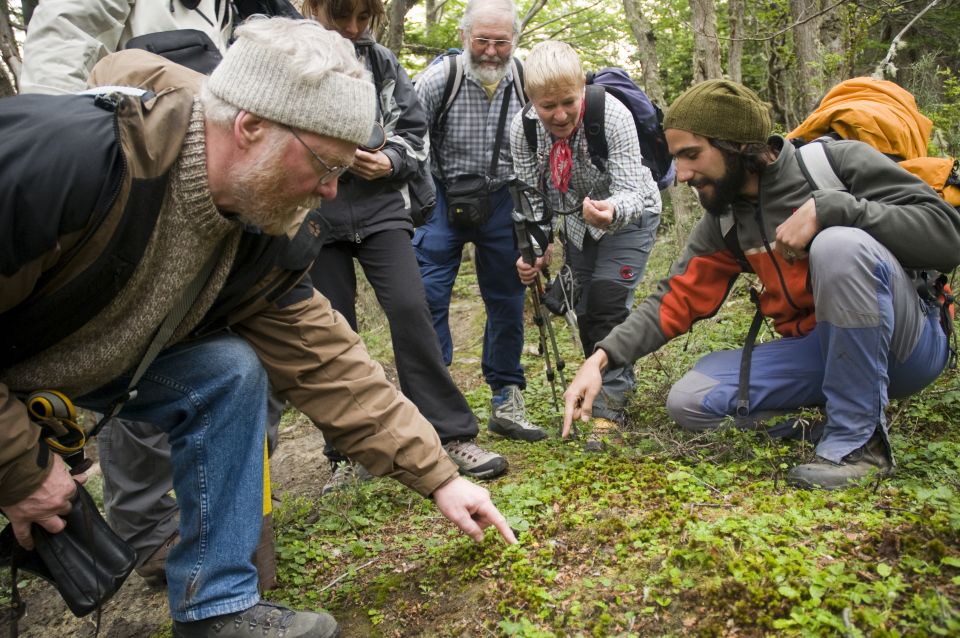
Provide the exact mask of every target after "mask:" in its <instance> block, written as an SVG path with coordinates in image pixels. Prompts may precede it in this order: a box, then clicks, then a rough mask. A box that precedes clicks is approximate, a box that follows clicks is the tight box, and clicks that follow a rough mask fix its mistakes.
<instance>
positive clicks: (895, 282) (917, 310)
mask: <svg viewBox="0 0 960 638" xmlns="http://www.w3.org/2000/svg"><path fill="white" fill-rule="evenodd" d="M810 275H811V279H812V283H813V299H814V304H815V307H816V311H817V325H816V327H815V328H814V329H813V331H812V332H810V333H809V334H807V335H804V336H801V337H791V338H784V339H777V340H775V341H771V342H768V343H764V344H760V345H758V346H757V347H756V349H755V350H754V352H753V357H752V360H751V364H752V366H751V371H750V414H749V415H748V416H747V417H746V418H738V419H737V421H736V425H737V426H739V427H745V428H752V427H756V426H757V425H758V424H759V422H761V421H763V420H764V419H768V418H771V417H776V416H777V415H783V414H785V413H787V412H792V411H795V410H797V409H799V408H802V407H812V406H825V407H826V414H827V422H826V425H825V427H824V433H823V437H822V438H821V439H820V442H819V443H818V444H817V450H816V453H817V454H818V455H819V456H821V457H823V458H825V459H828V460H830V461H833V462H835V463H839V462H840V461H841V459H843V457H844V456H846V455H847V454H849V453H850V452H852V451H854V450H856V449H858V448H860V447H861V446H863V445H864V444H866V443H867V441H869V440H870V437H871V436H872V435H873V433H874V432H875V431H876V430H877V428H878V427H879V428H880V429H881V431H882V432H884V433H885V432H886V419H885V417H884V408H885V407H886V405H887V403H888V401H889V399H890V398H891V397H892V398H900V397H905V396H909V395H911V394H914V393H916V392H919V391H920V390H922V389H923V388H924V387H926V386H927V385H928V384H930V383H932V382H933V381H934V380H935V379H936V378H937V376H938V375H939V374H940V372H941V371H942V370H943V367H944V365H946V361H947V354H948V348H947V338H946V335H945V334H944V332H943V330H942V329H941V327H940V324H939V320H938V317H939V314H938V309H937V307H936V306H934V305H932V304H928V303H927V302H924V301H923V300H921V299H920V297H919V296H918V295H917V292H916V289H915V288H914V285H913V282H912V281H911V279H910V278H909V277H908V276H907V273H906V272H905V271H904V269H903V268H902V267H901V266H900V263H899V262H898V261H897V259H896V257H894V256H893V254H892V253H891V252H890V251H889V250H888V249H887V248H886V247H884V246H883V245H882V244H880V243H879V242H878V241H877V240H875V239H874V238H873V237H871V236H870V235H868V234H867V233H865V232H864V231H862V230H859V229H857V228H847V227H834V228H828V229H826V230H824V231H822V232H821V233H820V234H818V235H817V237H816V239H814V241H813V245H812V247H811V249H810ZM741 353H742V351H741V350H724V351H719V352H712V353H710V354H708V355H706V356H705V357H703V358H702V359H700V361H698V362H697V364H696V366H695V367H694V369H693V370H691V371H690V372H688V373H687V374H686V375H685V376H684V377H683V378H682V379H680V381H678V382H677V383H676V384H675V385H674V386H673V388H672V389H671V390H670V395H669V396H668V397H667V411H668V412H669V413H670V416H672V417H673V418H674V420H676V421H677V423H679V424H680V425H681V426H682V427H684V428H685V429H689V430H704V429H708V428H714V427H717V426H719V425H720V424H721V423H723V422H724V421H725V420H726V419H727V418H728V417H730V416H732V415H733V414H734V413H735V411H736V401H737V390H738V381H739V370H740V358H741V357H740V356H741Z"/></svg>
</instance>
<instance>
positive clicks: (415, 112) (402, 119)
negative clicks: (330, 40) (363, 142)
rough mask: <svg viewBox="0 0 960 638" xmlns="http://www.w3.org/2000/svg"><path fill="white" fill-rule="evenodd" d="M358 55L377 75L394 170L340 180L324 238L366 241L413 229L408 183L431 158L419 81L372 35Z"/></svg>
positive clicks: (325, 209) (326, 210)
mask: <svg viewBox="0 0 960 638" xmlns="http://www.w3.org/2000/svg"><path fill="white" fill-rule="evenodd" d="M355 46H356V50H357V55H358V56H359V57H360V59H361V60H363V61H364V64H365V65H366V67H367V69H368V70H370V72H371V73H372V74H373V80H374V84H375V85H376V87H377V96H378V98H379V104H378V111H377V113H378V116H379V118H380V121H381V123H382V124H383V126H384V129H385V130H386V133H387V143H386V145H385V146H384V147H383V152H384V153H386V155H387V156H388V157H389V158H390V162H391V163H392V164H393V174H392V175H389V176H387V177H383V178H380V179H377V180H373V181H367V180H365V179H362V178H360V177H357V176H355V175H353V174H351V173H349V172H348V173H346V174H345V175H344V176H343V177H342V178H341V180H340V184H339V187H338V193H337V198H336V199H335V200H333V201H332V202H324V203H323V206H322V207H321V208H320V214H321V216H322V217H323V218H324V219H325V220H326V222H327V223H328V224H329V228H328V229H326V230H325V234H324V239H325V241H326V242H327V243H330V242H334V241H356V242H359V241H362V240H363V238H364V237H366V236H368V235H372V234H374V233H378V232H381V231H384V230H394V229H397V228H403V229H406V230H408V231H409V232H410V233H411V234H412V233H413V223H412V221H411V219H410V193H409V190H408V188H407V182H408V181H409V180H410V179H411V178H412V177H413V176H414V175H415V173H416V171H417V168H418V167H419V165H420V164H421V163H422V162H424V161H426V157H427V150H428V149H427V144H426V135H427V118H426V115H425V114H424V112H423V108H422V107H421V106H420V101H419V100H418V99H417V93H416V91H415V90H414V88H413V82H411V80H410V78H409V77H408V76H407V73H406V71H404V70H403V67H401V66H400V62H399V61H397V58H396V56H395V55H394V54H393V52H391V51H390V49H388V48H386V47H384V46H381V45H379V44H377V43H376V42H374V41H373V39H372V38H371V37H370V35H369V33H366V34H364V35H362V36H361V37H360V39H358V41H357V42H356V45H355Z"/></svg>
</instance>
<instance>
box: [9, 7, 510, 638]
mask: <svg viewBox="0 0 960 638" xmlns="http://www.w3.org/2000/svg"><path fill="white" fill-rule="evenodd" d="M237 38H238V39H237V42H236V44H235V45H234V46H233V47H232V48H231V49H230V50H229V51H228V52H227V54H226V55H225V57H224V60H223V62H222V63H221V64H220V66H218V67H217V69H216V71H215V72H214V73H213V74H212V75H211V76H210V77H209V79H208V80H206V81H204V77H203V76H201V75H199V74H195V73H193V72H191V71H188V70H186V69H183V68H182V67H177V66H176V65H172V64H170V63H169V62H167V61H166V60H164V59H162V58H159V57H156V56H152V55H151V54H148V53H145V52H140V51H128V52H122V53H117V54H115V55H113V56H109V57H108V58H106V59H105V60H104V61H103V62H101V65H102V66H101V67H99V68H98V69H97V70H95V75H96V76H98V79H99V81H101V82H104V81H112V83H113V84H114V85H116V86H111V87H107V88H104V89H100V90H96V91H94V94H93V95H71V96H42V95H27V96H18V97H13V98H8V99H5V100H2V101H0V164H2V165H3V166H4V172H3V175H2V180H3V181H4V186H3V187H2V188H0V229H2V231H0V237H2V238H4V240H5V241H4V240H0V283H2V285H0V323H2V331H0V332H2V337H0V508H2V510H3V513H4V514H5V515H6V516H7V518H9V519H10V521H11V523H12V524H13V528H14V532H15V535H16V537H17V540H18V541H19V543H20V544H21V545H23V546H24V547H26V548H28V549H29V548H30V547H32V545H33V540H32V538H31V533H30V526H31V524H37V525H40V526H42V527H44V528H46V529H47V530H49V531H50V532H53V533H56V532H58V531H60V530H61V529H62V528H63V526H64V522H63V520H62V519H61V518H60V515H62V514H64V513H65V512H66V511H68V510H69V509H70V499H71V497H72V495H73V493H74V489H75V488H74V483H73V479H72V477H71V476H70V474H69V473H68V471H67V468H66V466H65V464H64V462H63V460H62V459H61V458H60V457H59V456H56V455H50V454H48V450H47V444H46V443H45V442H44V440H43V438H42V437H43V436H45V435H44V434H42V433H41V428H40V427H39V426H38V424H37V423H35V422H33V421H32V420H31V416H30V415H29V414H28V412H27V410H26V409H25V405H24V403H23V401H22V399H23V397H25V396H26V395H27V394H29V393H30V392H33V391H36V390H40V389H48V390H57V391H59V392H61V393H63V394H64V395H66V396H67V397H69V398H71V399H72V400H73V401H74V402H75V403H76V404H77V405H80V406H83V407H87V408H90V409H95V410H99V411H102V412H105V413H107V414H108V415H116V414H119V415H120V416H124V417H127V418H131V419H136V420H140V421H145V422H150V423H154V424H156V425H157V426H158V427H160V428H161V429H163V430H164V431H166V432H167V433H168V435H169V438H170V443H171V448H172V451H173V452H172V463H173V471H174V489H175V491H176V495H177V501H178V504H179V506H180V510H181V520H180V534H181V541H180V543H179V544H177V545H176V546H175V547H174V548H173V549H172V550H171V552H170V555H169V557H168V560H167V580H168V582H169V602H170V611H171V615H172V616H173V620H174V624H173V634H174V636H212V635H216V636H233V635H248V634H245V633H243V632H244V631H248V629H249V628H251V627H257V635H264V636H279V635H284V636H288V637H289V636H313V637H317V636H334V635H337V634H338V628H337V625H336V622H335V621H334V620H333V619H332V618H331V617H330V616H328V615H326V614H322V613H312V612H294V611H291V610H287V609H285V608H282V607H279V606H276V605H272V604H270V603H266V602H264V601H261V600H260V597H259V595H258V592H257V573H256V570H255V568H254V566H253V564H252V562H251V556H252V555H253V552H254V548H255V546H256V543H257V539H258V536H259V527H260V521H261V507H262V498H263V495H262V476H263V436H264V431H263V428H264V419H265V415H266V401H267V380H268V378H269V381H270V382H271V383H272V385H273V387H274V388H275V389H276V390H277V391H278V392H279V393H280V394H281V396H283V397H284V398H286V399H287V400H289V401H290V402H291V403H292V404H293V405H295V406H296V407H298V408H299V409H300V410H301V411H303V412H304V413H305V414H306V415H307V416H309V417H310V418H311V419H313V420H314V421H315V422H317V423H318V424H320V425H321V427H322V428H323V430H324V434H325V436H327V437H329V438H330V439H331V440H332V441H333V442H334V444H335V445H336V446H337V448H338V449H340V450H343V451H344V452H346V453H347V454H349V455H350V456H351V457H352V458H356V459H358V460H359V461H360V462H362V463H363V465H364V466H365V467H367V468H369V469H370V470H371V471H372V472H374V473H376V474H379V475H388V476H391V477H393V478H395V479H397V480H399V481H401V482H403V483H404V484H406V485H408V486H410V487H411V488H413V489H415V490H416V491H418V492H419V493H421V494H422V495H424V496H429V497H431V498H432V499H433V500H434V502H435V503H436V504H437V506H438V508H439V509H440V511H441V512H442V513H443V514H444V515H445V516H447V517H448V518H450V519H451V520H452V521H453V522H454V523H455V524H456V525H457V526H458V527H460V528H461V529H462V530H463V531H464V532H466V533H467V534H469V535H470V536H471V537H473V538H474V539H478V540H479V539H480V538H481V536H482V534H483V531H482V530H483V528H484V527H487V526H489V525H494V526H496V528H497V529H498V530H499V531H500V533H501V534H502V535H503V536H504V537H505V538H506V539H507V540H508V541H509V542H515V539H514V538H513V534H512V533H511V531H510V529H509V527H508V526H507V525H506V522H505V520H504V519H503V517H502V516H501V515H500V513H499V512H498V511H497V509H496V508H495V507H494V506H493V504H492V503H491V501H490V499H489V494H488V493H487V492H486V490H484V489H482V488H480V487H478V486H476V485H474V484H472V483H470V482H468V481H466V480H465V479H462V478H460V477H459V476H458V471H457V466H456V465H455V464H454V463H453V462H452V461H451V460H450V459H449V458H448V457H447V455H446V454H445V453H444V451H443V448H442V447H441V445H440V441H439V440H438V439H437V435H436V433H435V432H434V430H433V428H432V427H431V425H430V424H429V423H428V422H427V421H426V420H425V419H424V418H423V417H422V416H421V415H420V414H419V413H418V412H417V410H416V408H415V407H414V406H413V405H412V404H411V403H410V402H409V401H407V400H406V399H405V398H404V397H403V396H402V395H400V394H399V393H398V392H397V391H396V390H395V389H394V388H393V387H392V386H391V385H390V384H389V383H388V382H387V380H386V378H385V376H384V374H383V371H382V369H381V368H380V367H379V366H378V365H376V364H375V363H373V362H372V361H371V360H370V358H369V356H368V355H367V353H366V351H365V350H364V349H363V346H362V344H361V342H360V339H359V338H358V336H357V335H356V334H355V333H354V332H352V331H351V330H350V328H349V327H348V326H347V324H346V322H345V321H343V319H342V317H340V316H339V315H337V314H335V313H333V312H332V311H331V309H330V305H329V303H328V302H327V301H326V300H325V299H324V298H323V297H321V296H320V295H319V294H317V293H315V292H314V291H313V288H312V286H311V285H310V283H309V281H307V282H301V281H300V280H301V275H302V274H303V273H304V272H305V271H306V270H307V268H308V267H309V265H310V261H311V259H312V257H311V255H310V248H311V247H313V246H315V245H317V243H318V242H317V241H315V235H316V233H317V232H318V228H319V224H318V219H317V218H316V217H315V216H313V215H314V213H311V216H310V217H307V218H306V219H305V220H304V215H305V214H306V213H305V209H304V208H302V207H307V208H310V207H313V206H316V205H317V204H318V203H319V200H320V199H330V198H332V197H334V196H335V195H336V191H337V180H336V178H337V176H339V175H340V174H341V173H342V172H343V171H344V170H345V169H346V168H347V167H348V166H349V164H350V162H351V161H352V159H353V157H354V152H355V150H356V148H357V145H358V144H359V143H362V142H365V141H366V140H367V139H368V136H369V134H370V131H371V129H372V125H373V120H374V104H375V102H374V95H373V91H374V89H373V85H372V83H371V82H370V81H369V80H368V79H367V77H366V73H365V72H364V71H363V69H362V67H361V66H360V65H359V63H358V62H357V60H356V58H355V56H354V53H353V49H352V47H351V46H350V45H349V44H348V43H347V42H346V41H345V40H343V39H342V38H340V37H339V36H337V35H336V34H334V33H333V32H330V31H327V30H325V29H323V28H322V27H321V26H319V25H318V24H316V23H312V22H307V21H292V20H286V19H270V20H267V19H264V20H257V21H253V22H249V23H247V24H246V25H245V26H243V27H242V28H240V29H238V30H237ZM124 87H134V88H124ZM51 149H56V151H55V152H53V151H51ZM301 222H302V223H301ZM298 282H299V283H298ZM228 328H229V330H228ZM144 370H145V371H144Z"/></svg>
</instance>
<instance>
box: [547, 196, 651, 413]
mask: <svg viewBox="0 0 960 638" xmlns="http://www.w3.org/2000/svg"><path fill="white" fill-rule="evenodd" d="M659 224H660V216H659V215H650V214H648V213H644V215H643V219H642V220H640V221H637V222H634V223H632V224H629V225H627V226H625V227H624V228H622V229H620V230H619V231H618V232H616V233H613V234H607V235H604V236H603V237H601V238H600V239H599V240H596V239H593V237H591V236H590V234H589V233H588V234H587V235H586V236H585V237H584V239H583V247H582V248H577V247H576V246H574V245H573V243H572V242H566V243H565V244H564V249H565V250H566V251H567V255H566V258H567V260H568V262H569V263H570V267H571V268H573V271H574V273H575V275H576V277H577V280H578V281H579V282H580V286H581V293H580V300H579V301H578V302H577V306H576V308H575V310H576V313H577V323H578V324H579V326H580V340H581V342H582V344H583V349H584V355H585V356H588V357H589V356H590V355H591V354H593V349H594V346H595V345H596V343H597V342H598V341H600V340H601V339H603V338H605V337H606V336H607V334H609V333H610V331H611V330H612V329H613V328H614V327H616V326H617V325H619V324H620V323H622V322H623V321H624V320H625V319H626V318H627V316H628V315H629V314H630V309H631V308H632V307H633V293H634V290H636V288H637V286H638V285H639V283H640V280H641V279H643V273H644V271H645V270H646V268H647V259H648V258H649V257H650V251H651V250H653V243H654V240H655V239H656V235H657V226H659ZM635 385H636V381H635V379H634V376H633V366H632V365H629V366H624V367H622V368H613V367H610V368H607V369H606V370H604V372H603V387H602V388H601V391H600V394H599V395H597V398H596V399H595V400H594V403H593V414H594V416H598V417H603V418H615V417H616V415H617V414H618V413H619V412H622V410H623V408H624V407H625V406H626V405H627V403H628V402H629V400H630V397H631V395H632V394H633V389H634V387H635Z"/></svg>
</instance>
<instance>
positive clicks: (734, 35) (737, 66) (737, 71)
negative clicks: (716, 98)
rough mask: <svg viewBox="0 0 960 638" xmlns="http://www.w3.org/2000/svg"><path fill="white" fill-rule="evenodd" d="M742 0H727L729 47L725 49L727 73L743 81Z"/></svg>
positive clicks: (732, 78) (735, 80) (735, 79)
mask: <svg viewBox="0 0 960 638" xmlns="http://www.w3.org/2000/svg"><path fill="white" fill-rule="evenodd" d="M743 5H744V2H743V0H729V2H728V3H727V12H728V13H729V14H730V15H729V22H730V49H729V50H728V51H727V75H728V76H730V79H731V80H733V81H734V82H740V83H742V82H743V40H741V38H742V37H743Z"/></svg>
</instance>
